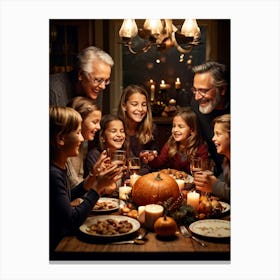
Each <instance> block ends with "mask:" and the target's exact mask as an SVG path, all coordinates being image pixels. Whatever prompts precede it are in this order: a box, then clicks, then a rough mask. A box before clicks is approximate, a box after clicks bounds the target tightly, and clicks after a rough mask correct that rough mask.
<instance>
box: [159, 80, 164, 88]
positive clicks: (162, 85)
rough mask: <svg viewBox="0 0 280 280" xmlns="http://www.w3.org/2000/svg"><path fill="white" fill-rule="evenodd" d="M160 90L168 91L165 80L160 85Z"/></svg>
mask: <svg viewBox="0 0 280 280" xmlns="http://www.w3.org/2000/svg"><path fill="white" fill-rule="evenodd" d="M159 88H160V89H166V84H165V81H164V80H161V83H160V85H159Z"/></svg>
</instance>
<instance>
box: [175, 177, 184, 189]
mask: <svg viewBox="0 0 280 280" xmlns="http://www.w3.org/2000/svg"><path fill="white" fill-rule="evenodd" d="M176 182H177V185H178V187H179V190H180V192H181V191H182V190H183V189H184V188H185V181H184V180H182V179H176Z"/></svg>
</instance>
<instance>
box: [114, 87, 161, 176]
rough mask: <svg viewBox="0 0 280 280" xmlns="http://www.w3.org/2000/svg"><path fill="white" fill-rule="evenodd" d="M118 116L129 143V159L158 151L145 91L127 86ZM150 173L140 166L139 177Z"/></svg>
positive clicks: (145, 167) (146, 166)
mask: <svg viewBox="0 0 280 280" xmlns="http://www.w3.org/2000/svg"><path fill="white" fill-rule="evenodd" d="M118 116H119V117H120V119H122V120H123V122H124V125H125V133H126V135H127V139H128V143H129V148H128V151H129V155H128V156H130V157H132V156H136V157H140V153H141V151H143V150H156V151H158V144H157V142H156V139H157V137H158V136H157V127H156V125H155V124H154V123H153V119H152V109H151V104H150V102H149V96H148V93H147V91H146V90H145V89H144V88H143V87H142V86H139V85H129V86H127V87H126V88H125V89H124V91H123V94H122V96H121V99H120V103H119V107H118ZM150 171H151V168H150V167H149V166H148V165H147V164H142V166H141V170H140V173H139V174H140V175H143V174H146V173H148V172H150Z"/></svg>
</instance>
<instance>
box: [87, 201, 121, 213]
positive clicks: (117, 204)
mask: <svg viewBox="0 0 280 280" xmlns="http://www.w3.org/2000/svg"><path fill="white" fill-rule="evenodd" d="M98 202H100V203H103V202H104V203H108V205H111V206H112V208H108V209H107V208H100V209H96V205H95V206H94V207H93V208H92V211H93V212H96V213H103V212H111V211H116V210H118V209H119V207H120V206H121V204H122V201H121V200H119V199H117V198H111V197H100V198H99V199H98V201H97V203H98Z"/></svg>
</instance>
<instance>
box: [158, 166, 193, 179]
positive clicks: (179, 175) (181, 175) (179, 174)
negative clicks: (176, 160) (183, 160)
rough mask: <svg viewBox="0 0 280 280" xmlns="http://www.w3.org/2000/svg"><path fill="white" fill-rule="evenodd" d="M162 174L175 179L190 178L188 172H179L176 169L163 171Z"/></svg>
mask: <svg viewBox="0 0 280 280" xmlns="http://www.w3.org/2000/svg"><path fill="white" fill-rule="evenodd" d="M161 172H162V173H164V174H168V175H171V176H173V177H174V178H175V179H185V178H187V177H188V174H187V173H186V172H184V171H179V170H176V169H171V168H167V169H162V170H161Z"/></svg>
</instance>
